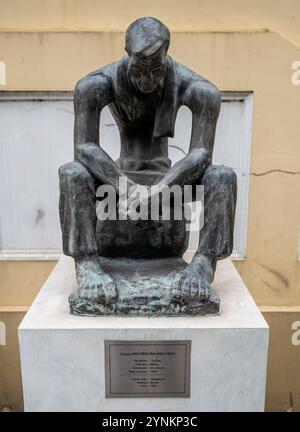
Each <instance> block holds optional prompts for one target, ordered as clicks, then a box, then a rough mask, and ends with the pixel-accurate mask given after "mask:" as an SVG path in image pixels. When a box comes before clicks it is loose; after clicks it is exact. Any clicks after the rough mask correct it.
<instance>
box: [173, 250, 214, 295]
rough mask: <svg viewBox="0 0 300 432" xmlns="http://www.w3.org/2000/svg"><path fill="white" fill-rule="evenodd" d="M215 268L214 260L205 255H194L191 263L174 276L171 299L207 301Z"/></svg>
mask: <svg viewBox="0 0 300 432" xmlns="http://www.w3.org/2000/svg"><path fill="white" fill-rule="evenodd" d="M215 267H216V264H215V260H213V259H211V258H209V257H208V256H206V255H200V254H199V255H195V256H194V258H193V260H192V262H191V263H190V264H189V265H188V266H187V267H186V268H185V269H184V270H183V271H181V272H179V273H177V274H176V275H175V278H174V281H173V285H172V298H173V299H194V300H195V299H199V300H208V299H209V298H210V296H211V288H210V284H211V283H212V281H213V278H214V272H215Z"/></svg>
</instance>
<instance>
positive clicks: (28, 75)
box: [0, 0, 300, 410]
mask: <svg viewBox="0 0 300 432" xmlns="http://www.w3.org/2000/svg"><path fill="white" fill-rule="evenodd" d="M25 3H26V7H25V6H24V4H25ZM83 4H84V6H83ZM125 4H126V7H125ZM146 4H148V2H146V1H119V2H118V1H111V2H109V3H107V2H104V1H85V2H82V1H79V0H78V1H77V0H73V1H72V2H69V1H58V0H57V1H51V2H47V1H43V0H40V1H34V0H28V1H26V2H22V1H16V0H14V1H12V0H11V1H2V0H0V60H2V61H4V62H5V63H6V66H7V86H6V87H5V88H3V89H5V90H71V89H73V87H74V84H75V82H76V81H77V80H78V79H79V78H80V77H81V76H82V75H84V74H85V73H87V72H89V71H91V70H93V69H95V68H97V67H99V66H101V65H103V64H106V63H109V62H111V61H113V60H115V59H117V58H118V57H120V56H121V55H122V54H123V45H124V43H123V38H124V34H123V31H124V29H125V28H126V26H127V25H128V24H129V23H130V22H131V21H132V20H133V19H135V18H137V17H138V16H144V15H153V16H157V17H158V18H160V19H162V20H164V21H165V22H166V24H168V25H169V26H170V28H171V30H173V31H174V33H173V35H172V41H171V50H170V52H171V55H172V56H173V57H174V58H176V59H177V60H178V61H180V62H181V63H184V64H186V65H187V66H189V67H191V68H192V69H194V70H196V71H198V72H199V73H201V74H203V75H204V76H206V77H207V78H208V79H210V80H212V81H213V82H214V83H216V85H217V86H218V87H219V88H220V89H221V90H251V91H253V130H252V137H253V139H252V148H251V177H250V195H249V217H248V246H247V257H246V260H245V261H241V262H236V266H237V268H238V270H239V272H240V274H241V275H242V277H243V280H244V281H245V283H246V285H247V286H248V288H249V290H250V291H251V293H252V295H253V296H254V298H255V300H256V302H257V303H258V305H259V306H261V307H262V309H264V310H265V311H266V317H267V320H268V322H269V323H270V326H271V344H270V360H269V373H268V392H267V407H268V409H280V408H281V409H286V408H287V407H288V404H289V394H290V393H292V394H293V400H294V406H295V407H297V408H298V409H299V410H300V401H299V397H300V385H299V380H298V381H297V379H298V378H295V376H296V377H297V361H298V364H299V362H300V347H293V346H292V345H291V342H290V331H291V330H290V324H291V321H292V320H300V313H299V306H300V261H298V260H297V246H298V237H299V228H300V218H299V216H300V199H299V196H300V175H299V171H300V147H299V137H300V122H299V103H300V86H299V87H295V86H293V85H292V84H291V74H292V69H291V66H292V63H293V62H294V61H296V60H300V26H299V23H300V2H298V1H279V0H278V1H276V0H272V1H263V0H260V1H255V0H253V1H241V0H240V1H238V0H235V1H234V0H230V1H226V2H224V1H216V0H211V1H210V2H207V1H205V2H204V1H176V0H173V1H165V2H156V1H154V2H152V4H151V6H150V5H148V6H146ZM50 5H51V7H50ZM116 5H117V6H118V7H117V6H116ZM133 10H134V11H135V12H134V13H132V12H131V11H133ZM116 11H118V13H117V12H116ZM121 11H122V13H121ZM266 29H268V30H269V31H266ZM1 30H2V31H1ZM4 30H5V31H4ZM58 47H59V49H58ZM52 266H53V263H49V262H48V263H47V262H23V263H22V262H2V263H0V269H1V273H0V307H1V306H5V307H7V306H10V307H11V308H12V310H13V309H14V307H15V306H26V305H29V304H30V302H31V301H32V299H33V297H34V295H35V294H36V293H37V292H38V290H39V288H40V286H41V284H42V281H43V280H44V279H45V277H46V275H47V274H48V272H49V271H50V270H51V268H52ZM282 307H285V309H284V311H283V310H282ZM0 310H1V309H0ZM10 314H13V312H10ZM0 319H1V318H0ZM12 321H13V319H12ZM14 322H15V323H16V322H17V318H15V321H14ZM275 341H276V342H275ZM281 346H282V347H285V349H284V350H281V349H279V348H278V347H281ZM0 349H2V347H1V348H0ZM5 349H6V348H3V350H5ZM7 371H9V369H7ZM7 375H8V376H10V374H9V373H8V372H7ZM0 377H1V378H0V383H1V380H7V379H8V378H7V376H6V377H4V378H3V376H2V375H1V371H0ZM5 383H6V384H5V386H4V387H5V388H8V387H9V384H8V383H7V381H5ZM10 389H11V390H12V387H10ZM6 391H8V390H6ZM15 397H16V398H17V397H19V396H18V395H17V394H16V395H15ZM1 398H2V395H1V393H0V401H1ZM18 404H19V402H18ZM18 404H17V403H16V406H17V405H18ZM0 405H1V404H0ZM18 406H19V405H18Z"/></svg>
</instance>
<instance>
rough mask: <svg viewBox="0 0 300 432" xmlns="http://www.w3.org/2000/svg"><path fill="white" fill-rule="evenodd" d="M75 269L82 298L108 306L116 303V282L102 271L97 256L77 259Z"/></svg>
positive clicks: (85, 256) (79, 293)
mask: <svg viewBox="0 0 300 432" xmlns="http://www.w3.org/2000/svg"><path fill="white" fill-rule="evenodd" d="M75 267H76V278H77V282H78V296H79V297H80V298H82V299H87V300H92V301H96V302H101V303H106V304H112V303H114V302H115V300H116V297H117V289H116V285H115V282H114V280H113V279H112V277H111V276H109V275H108V274H106V273H105V272H104V271H103V270H102V269H101V267H100V262H99V257H98V255H97V254H91V255H83V256H79V257H76V258H75Z"/></svg>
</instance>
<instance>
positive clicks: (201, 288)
mask: <svg viewBox="0 0 300 432" xmlns="http://www.w3.org/2000/svg"><path fill="white" fill-rule="evenodd" d="M169 42H170V33H169V30H168V29H167V27H166V26H165V25H164V24H163V23H161V22H160V21H159V20H157V19H155V18H151V17H146V18H141V19H139V20H137V21H135V22H134V23H132V24H131V25H130V26H129V28H128V29H127V32H126V46H125V50H126V52H127V55H125V56H124V57H122V58H121V59H120V60H118V61H116V62H114V63H112V64H110V65H108V66H105V67H103V68H101V69H98V70H96V71H95V72H92V73H90V74H88V75H87V76H86V77H84V78H82V79H81V80H80V81H79V82H78V83H77V85H76V88H75V94H74V108H75V128H74V161H73V162H70V163H67V164H65V165H63V166H62V167H61V168H60V170H59V175H60V192H61V194H60V218H61V227H62V234H63V251H64V253H65V254H66V255H70V256H72V257H74V259H75V265H76V274H77V281H78V291H77V292H76V293H75V294H72V296H71V298H70V305H71V311H72V312H73V313H78V314H85V313H92V314H98V313H99V314H101V313H118V311H119V312H120V308H119V309H118V307H117V303H118V297H119V292H118V288H117V284H116V281H115V280H114V278H113V277H111V275H109V274H108V273H106V272H105V271H104V268H105V264H104V266H102V265H101V260H100V259H99V256H101V257H108V258H120V257H125V258H131V259H148V260H150V259H162V260H163V259H169V258H170V259H171V258H172V257H173V258H180V257H181V256H182V254H183V252H184V250H185V248H186V245H187V233H186V230H185V221H178V220H174V219H173V220H169V221H161V220H160V221H143V220H139V221H120V220H115V221H112V220H108V221H97V216H96V210H95V208H96V189H97V187H98V186H99V185H103V184H108V185H110V186H112V187H113V188H114V190H115V191H116V193H117V195H118V194H119V190H118V187H119V182H118V181H119V178H120V177H123V178H126V181H127V185H128V189H129V197H128V209H130V206H131V205H135V206H136V201H137V200H138V195H137V192H136V191H137V185H138V184H144V185H148V186H149V185H151V184H154V183H155V184H157V186H158V190H159V191H161V190H162V189H163V188H164V187H166V186H168V187H171V186H173V185H180V187H183V186H184V185H202V186H204V226H203V229H202V231H201V234H200V241H199V246H198V249H197V252H196V254H195V256H194V257H193V259H192V261H191V263H190V264H188V265H186V266H182V265H181V266H179V267H178V269H176V268H175V269H174V270H175V271H174V272H173V273H172V283H171V288H170V290H169V291H170V292H169V293H168V295H167V297H168V299H167V303H165V306H166V305H167V306H166V307H164V308H163V311H162V309H159V308H158V309H157V308H156V309H157V310H160V312H161V313H163V314H168V313H165V312H166V310H169V311H171V310H172V312H170V313H169V314H173V315H174V314H175V315H176V313H177V312H178V311H179V312H178V313H180V310H181V309H180V307H179V308H176V307H175V309H174V307H172V308H171V309H170V308H169V309H168V304H170V305H173V306H174V305H175V306H176V305H185V311H186V313H189V305H190V304H192V303H193V304H198V305H199V304H201V308H200V309H199V308H198V309H197V307H196V308H194V309H192V312H190V313H192V314H194V313H203V314H204V313H209V312H217V311H218V308H219V301H218V299H217V297H216V296H215V295H214V297H213V293H212V292H211V288H210V284H211V283H212V281H213V278H214V273H215V269H216V262H217V260H219V259H223V258H225V257H228V256H229V255H230V254H231V252H232V246H233V227H234V215H235V205H236V175H235V173H234V171H233V170H232V169H231V168H228V167H225V166H223V165H222V166H213V165H212V164H211V163H212V153H213V145H214V137H215V130H216V124H217V119H218V115H219V110H220V93H219V91H218V89H217V88H216V87H215V86H214V85H213V84H212V83H210V82H209V81H208V80H206V79H205V78H203V77H201V76H200V75H198V74H196V73H195V72H193V71H191V70H189V69H188V68H186V67H185V66H183V65H181V64H180V63H177V62H176V61H175V60H173V59H172V58H171V57H170V56H169V55H168V54H167V51H168V47H169ZM181 105H186V106H188V107H189V108H190V110H191V111H192V115H193V123H192V133H191V141H190V150H189V153H188V155H187V156H185V157H184V158H183V159H181V160H180V161H179V162H177V163H176V164H175V165H174V166H172V167H171V164H170V160H169V158H168V137H172V136H173V135H174V124H175V120H176V114H177V111H178V109H179V107H180V106H181ZM105 106H108V107H109V109H110V111H111V113H112V115H113V117H114V119H115V121H116V123H117V126H118V128H119V132H120V139H121V154H120V158H119V159H118V160H117V161H113V160H112V159H111V158H110V157H109V155H108V154H107V153H106V152H105V151H104V150H103V149H101V147H100V145H99V121H100V120H99V119H100V113H101V110H102V109H103V107H105ZM112 145H113V143H112ZM103 262H104V263H105V262H107V260H106V261H105V259H104V261H103ZM162 265H163V264H162ZM106 267H107V264H106ZM108 268H109V265H108ZM150 273H151V272H150ZM149 278H150V279H151V275H149ZM162 285H163V284H162ZM159 289H161V290H162V289H163V288H159V287H158V290H159ZM212 298H213V299H212ZM153 304H155V305H156V306H157V305H159V301H158V302H156V303H155V302H154V303H153ZM87 305H88V306H87ZM99 305H100V306H101V307H99ZM203 305H206V306H204V307H203ZM210 305H213V306H212V307H210ZM137 309H138V307H137V308H136V310H137ZM156 309H155V308H154V309H153V308H152V309H151V308H150V309H147V310H148V311H150V312H149V314H151V311H152V312H153V310H156ZM124 310H125V309H124ZM174 311H175V312H174ZM176 311H177V312H176ZM183 313H184V312H183Z"/></svg>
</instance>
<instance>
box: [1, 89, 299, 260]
mask: <svg viewBox="0 0 300 432" xmlns="http://www.w3.org/2000/svg"><path fill="white" fill-rule="evenodd" d="M221 95H222V101H232V100H233V101H239V100H240V101H243V102H244V104H245V105H244V107H245V111H244V123H245V124H244V128H243V135H242V140H241V154H240V158H241V165H240V167H241V170H242V174H243V177H244V181H243V184H242V194H241V196H242V199H243V204H242V211H241V214H240V224H239V225H240V226H239V227H238V232H239V237H238V238H239V241H238V244H237V245H235V246H236V248H235V251H234V253H233V254H232V255H231V257H230V258H231V259H233V260H240V261H242V260H245V259H246V251H247V233H248V201H249V178H250V153H251V138H252V108H253V93H252V92H250V91H245V92H240V91H238V92H237V91H230V92H229V91H228V92H221ZM5 100H9V101H20V100H28V101H41V100H43V101H47V100H51V101H55V100H73V92H69V91H66V92H64V91H41V92H40V91H37V92H35V91H34V92H32V91H20V92H13V91H0V102H1V101H5ZM299 249H300V246H299ZM188 252H192V251H188ZM61 253H62V252H61V251H59V250H57V251H53V250H51V251H47V250H44V251H41V250H30V251H28V250H26V251H25V250H13V251H12V250H5V249H4V250H0V261H4V260H15V261H34V260H39V261H41V260H45V261H52V260H57V259H58V258H59V256H60V255H61ZM299 255H300V250H299Z"/></svg>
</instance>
